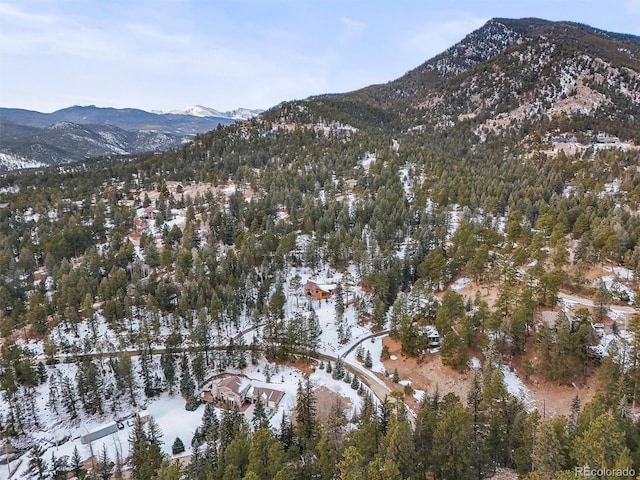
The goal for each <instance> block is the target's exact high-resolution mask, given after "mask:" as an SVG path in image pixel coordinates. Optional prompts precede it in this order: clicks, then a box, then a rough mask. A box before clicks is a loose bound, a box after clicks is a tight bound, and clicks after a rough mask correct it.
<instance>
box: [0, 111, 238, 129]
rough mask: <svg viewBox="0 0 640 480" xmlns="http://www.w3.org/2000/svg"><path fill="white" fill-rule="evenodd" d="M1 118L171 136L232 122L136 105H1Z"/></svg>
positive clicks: (33, 124) (26, 123)
mask: <svg viewBox="0 0 640 480" xmlns="http://www.w3.org/2000/svg"><path fill="white" fill-rule="evenodd" d="M0 120H1V121H3V122H10V123H15V124H17V125H24V126H27V127H37V128H46V127H50V126H51V125H53V124H55V123H58V122H71V123H76V124H78V125H113V126H115V127H119V128H122V129H123V130H156V131H158V132H163V133H169V134H172V135H196V134H198V133H202V132H206V131H209V130H212V129H214V128H216V127H217V126H218V125H219V124H223V125H225V124H228V123H232V122H233V119H231V118H227V117H214V116H207V117H200V116H194V115H177V114H171V113H168V114H158V113H151V112H147V111H145V110H139V109H136V108H122V109H118V108H103V107H96V106H94V105H88V106H78V105H76V106H73V107H68V108H63V109H61V110H57V111H55V112H52V113H41V112H35V111H32V110H22V109H17V108H0Z"/></svg>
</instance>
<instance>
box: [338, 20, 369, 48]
mask: <svg viewBox="0 0 640 480" xmlns="http://www.w3.org/2000/svg"><path fill="white" fill-rule="evenodd" d="M340 23H342V25H344V32H343V33H342V35H341V36H340V40H341V41H343V42H344V41H347V40H351V39H352V38H356V37H359V36H360V35H362V33H363V32H364V31H365V30H366V29H367V24H366V23H364V22H360V21H358V20H353V19H351V18H347V17H341V18H340Z"/></svg>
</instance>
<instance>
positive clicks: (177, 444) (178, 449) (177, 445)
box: [171, 437, 184, 455]
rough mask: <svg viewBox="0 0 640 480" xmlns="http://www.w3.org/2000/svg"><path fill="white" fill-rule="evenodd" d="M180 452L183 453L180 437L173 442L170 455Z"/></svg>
mask: <svg viewBox="0 0 640 480" xmlns="http://www.w3.org/2000/svg"><path fill="white" fill-rule="evenodd" d="M182 452H184V443H182V440H180V437H176V439H175V441H174V442H173V445H171V453H172V454H173V455H178V454H180V453H182Z"/></svg>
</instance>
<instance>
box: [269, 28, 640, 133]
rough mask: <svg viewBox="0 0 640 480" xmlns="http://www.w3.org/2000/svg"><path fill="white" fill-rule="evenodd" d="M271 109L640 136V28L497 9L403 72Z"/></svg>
mask: <svg viewBox="0 0 640 480" xmlns="http://www.w3.org/2000/svg"><path fill="white" fill-rule="evenodd" d="M265 116H266V118H270V119H272V120H274V121H278V122H284V123H303V124H308V123H315V122H318V121H319V122H331V121H339V122H341V123H344V124H349V125H353V126H354V127H357V128H367V127H373V128H376V129H383V130H387V131H391V132H394V134H400V133H403V132H404V133H406V132H411V133H412V134H414V135H415V134H418V133H423V134H427V135H429V136H433V135H436V136H440V133H441V132H450V131H456V132H459V133H460V134H461V135H462V134H463V135H466V136H469V137H470V141H472V142H477V141H483V140H484V139H486V136H487V135H488V134H491V133H497V134H501V135H503V134H508V133H513V132H519V133H523V134H524V135H523V136H525V137H526V135H527V134H530V133H533V132H536V133H539V134H540V135H542V136H543V135H544V134H545V133H548V132H549V131H555V130H557V129H560V130H563V131H579V132H582V133H584V132H592V133H593V134H594V135H595V134H597V133H598V132H606V133H609V134H611V135H616V136H619V137H620V138H624V139H629V140H632V139H635V140H636V141H640V134H639V132H640V128H639V127H640V123H639V122H640V38H639V37H635V36H631V35H624V34H618V33H611V32H605V31H602V30H598V29H595V28H592V27H589V26H586V25H581V24H576V23H571V22H550V21H546V20H540V19H531V18H527V19H520V20H510V19H493V20H490V21H489V22H487V23H486V24H485V25H484V26H483V27H481V28H480V29H478V30H476V31H474V32H472V33H470V34H469V35H468V36H467V37H465V38H464V39H463V40H462V41H461V42H459V43H458V44H456V45H454V46H452V47H451V48H449V49H448V50H446V51H445V52H443V53H441V54H440V55H437V56H436V57H434V58H432V59H430V60H428V61H427V62H425V63H424V64H422V65H420V66H419V67H417V68H416V69H414V70H412V71H410V72H408V73H407V74H405V75H404V76H402V77H400V78H399V79H397V80H394V81H391V82H389V83H387V84H383V85H373V86H370V87H366V88H363V89H361V90H358V91H355V92H351V93H348V94H342V95H324V96H319V97H314V98H311V99H308V100H305V101H301V102H296V103H295V104H294V105H293V106H292V104H285V105H283V106H281V107H280V109H278V110H276V111H272V112H268V113H267V114H265Z"/></svg>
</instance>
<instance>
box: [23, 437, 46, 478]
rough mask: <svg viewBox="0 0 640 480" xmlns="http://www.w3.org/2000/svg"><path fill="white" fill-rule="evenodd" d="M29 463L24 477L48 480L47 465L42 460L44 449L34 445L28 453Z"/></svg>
mask: <svg viewBox="0 0 640 480" xmlns="http://www.w3.org/2000/svg"><path fill="white" fill-rule="evenodd" d="M29 453H30V456H29V463H28V464H27V470H26V472H25V476H26V477H27V478H31V479H35V480H45V479H47V478H48V465H47V462H46V460H45V459H44V449H43V448H42V447H41V446H40V445H37V444H36V445H34V446H33V447H32V448H31V450H30V451H29Z"/></svg>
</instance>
